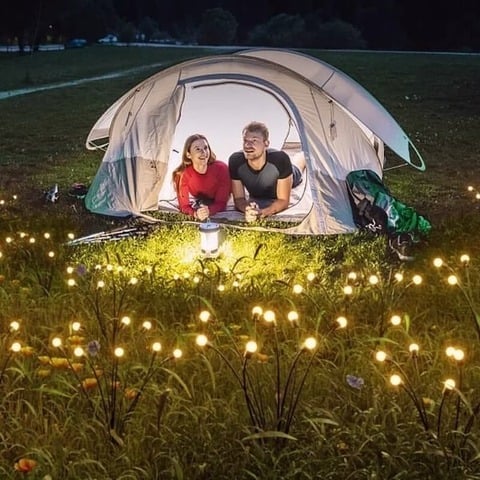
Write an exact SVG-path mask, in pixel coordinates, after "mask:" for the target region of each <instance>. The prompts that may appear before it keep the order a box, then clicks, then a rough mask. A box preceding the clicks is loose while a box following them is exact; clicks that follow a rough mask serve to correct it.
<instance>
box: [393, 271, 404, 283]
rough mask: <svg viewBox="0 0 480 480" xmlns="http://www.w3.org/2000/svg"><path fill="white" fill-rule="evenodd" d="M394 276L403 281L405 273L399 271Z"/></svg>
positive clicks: (398, 280)
mask: <svg viewBox="0 0 480 480" xmlns="http://www.w3.org/2000/svg"><path fill="white" fill-rule="evenodd" d="M394 277H395V280H396V281H397V282H398V283H400V282H403V273H400V272H397V273H396V274H395V275H394Z"/></svg>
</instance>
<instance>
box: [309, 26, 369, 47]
mask: <svg viewBox="0 0 480 480" xmlns="http://www.w3.org/2000/svg"><path fill="white" fill-rule="evenodd" d="M310 42H311V45H309V46H310V47H315V48H332V49H342V48H343V49H345V48H347V49H363V48H366V42H365V39H364V38H363V37H362V34H361V32H360V30H358V29H357V28H356V27H354V26H353V25H352V24H350V23H348V22H344V21H343V20H338V19H337V20H331V21H328V22H325V23H321V24H320V25H319V26H318V27H317V29H316V31H315V32H314V33H313V34H311V37H310Z"/></svg>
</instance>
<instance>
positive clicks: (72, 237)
mask: <svg viewBox="0 0 480 480" xmlns="http://www.w3.org/2000/svg"><path fill="white" fill-rule="evenodd" d="M67 237H68V238H69V239H70V240H73V239H74V238H75V234H74V233H71V232H70V233H69V234H68V235H67Z"/></svg>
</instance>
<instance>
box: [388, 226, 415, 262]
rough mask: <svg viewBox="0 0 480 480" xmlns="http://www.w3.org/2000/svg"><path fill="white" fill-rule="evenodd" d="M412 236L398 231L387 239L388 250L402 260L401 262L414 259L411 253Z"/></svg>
mask: <svg viewBox="0 0 480 480" xmlns="http://www.w3.org/2000/svg"><path fill="white" fill-rule="evenodd" d="M412 245H413V241H412V237H411V236H410V234H408V233H399V234H398V235H395V236H393V237H390V238H389V239H388V246H389V247H390V250H391V251H392V252H393V253H395V255H397V257H398V258H399V259H400V260H402V262H410V261H412V260H415V257H414V256H413V254H412Z"/></svg>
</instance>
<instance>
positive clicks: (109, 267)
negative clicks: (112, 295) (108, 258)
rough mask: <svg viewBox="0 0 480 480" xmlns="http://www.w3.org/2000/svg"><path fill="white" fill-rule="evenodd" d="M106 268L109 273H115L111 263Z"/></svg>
mask: <svg viewBox="0 0 480 480" xmlns="http://www.w3.org/2000/svg"><path fill="white" fill-rule="evenodd" d="M105 268H106V269H107V272H112V271H113V265H111V264H110V263H109V264H108V265H107V266H106V267H105Z"/></svg>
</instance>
